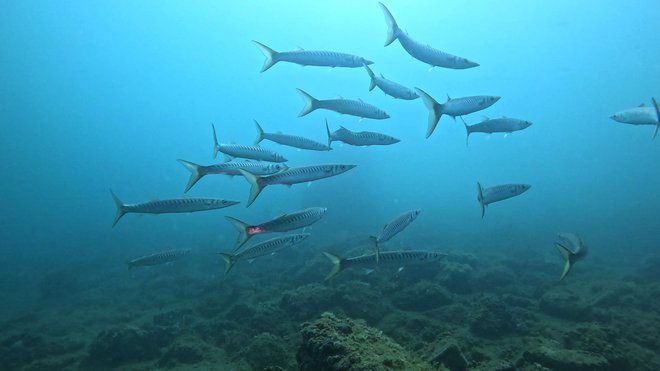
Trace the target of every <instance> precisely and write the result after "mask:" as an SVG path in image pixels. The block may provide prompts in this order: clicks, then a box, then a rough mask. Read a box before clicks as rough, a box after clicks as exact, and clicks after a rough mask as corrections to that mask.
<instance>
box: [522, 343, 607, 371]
mask: <svg viewBox="0 0 660 371" xmlns="http://www.w3.org/2000/svg"><path fill="white" fill-rule="evenodd" d="M522 360H524V362H527V363H529V364H534V363H537V364H540V365H541V366H544V367H547V368H549V369H551V370H554V371H601V370H604V371H608V370H613V369H612V367H611V366H610V364H609V362H608V361H607V359H605V357H603V356H602V355H599V354H594V353H590V352H585V351H582V350H569V349H561V348H558V347H556V346H554V345H552V344H550V343H546V344H541V345H539V346H536V347H534V348H532V349H530V350H527V351H525V352H524V353H523V356H522Z"/></svg>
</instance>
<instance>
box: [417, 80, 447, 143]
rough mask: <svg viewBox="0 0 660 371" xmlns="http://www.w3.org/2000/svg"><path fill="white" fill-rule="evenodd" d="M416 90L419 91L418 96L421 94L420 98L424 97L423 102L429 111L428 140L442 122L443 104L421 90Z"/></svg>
mask: <svg viewBox="0 0 660 371" xmlns="http://www.w3.org/2000/svg"><path fill="white" fill-rule="evenodd" d="M415 90H417V94H419V96H420V97H422V101H423V102H424V105H425V106H426V108H428V110H429V120H428V126H427V128H426V138H428V137H430V136H431V134H433V131H434V130H435V127H436V126H437V125H438V122H440V117H441V116H442V113H441V111H442V104H440V103H438V102H437V101H436V100H435V99H433V97H432V96H430V95H428V94H427V93H426V92H425V91H424V90H422V89H420V88H415Z"/></svg>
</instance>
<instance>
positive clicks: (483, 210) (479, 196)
mask: <svg viewBox="0 0 660 371" xmlns="http://www.w3.org/2000/svg"><path fill="white" fill-rule="evenodd" d="M477 199H478V200H479V205H481V219H483V218H484V214H486V204H484V188H483V187H482V186H481V183H479V182H477Z"/></svg>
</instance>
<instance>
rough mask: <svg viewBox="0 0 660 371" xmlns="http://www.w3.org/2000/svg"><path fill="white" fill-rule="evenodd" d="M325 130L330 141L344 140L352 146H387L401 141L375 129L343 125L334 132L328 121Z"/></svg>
mask: <svg viewBox="0 0 660 371" xmlns="http://www.w3.org/2000/svg"><path fill="white" fill-rule="evenodd" d="M325 130H326V131H327V132H328V141H329V142H330V143H332V142H334V141H340V142H344V143H346V144H350V145H352V146H386V145H390V144H395V143H399V142H400V140H399V139H397V138H395V137H392V136H389V135H387V134H382V133H376V132H373V131H359V132H355V131H350V130H348V129H346V128H345V127H343V126H339V129H337V130H335V131H334V132H330V127H329V126H328V121H327V120H326V122H325Z"/></svg>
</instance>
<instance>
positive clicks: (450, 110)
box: [416, 88, 500, 138]
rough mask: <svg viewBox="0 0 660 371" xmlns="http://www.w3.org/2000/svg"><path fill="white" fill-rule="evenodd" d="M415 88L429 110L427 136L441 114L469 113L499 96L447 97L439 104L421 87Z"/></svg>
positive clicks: (488, 104) (494, 100)
mask: <svg viewBox="0 0 660 371" xmlns="http://www.w3.org/2000/svg"><path fill="white" fill-rule="evenodd" d="M416 89H417V92H418V93H419V95H420V96H421V97H422V101H424V104H425V105H426V107H427V108H428V110H429V120H428V128H427V130H426V137H427V138H428V137H430V136H431V134H433V131H434V130H435V127H436V126H437V125H438V122H439V121H440V117H442V115H448V116H452V117H454V118H456V116H462V115H467V114H469V113H473V112H477V111H481V110H482V109H486V108H488V107H490V106H492V105H493V104H495V102H497V101H498V100H500V97H497V96H493V95H477V96H473V97H463V98H456V99H452V98H449V97H447V101H446V102H445V103H444V104H440V103H438V102H437V101H436V100H435V99H433V97H431V96H430V95H428V94H427V93H426V92H425V91H423V90H422V89H420V88H416Z"/></svg>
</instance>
